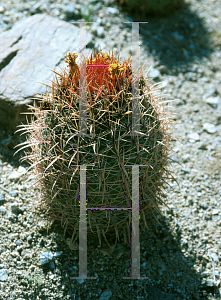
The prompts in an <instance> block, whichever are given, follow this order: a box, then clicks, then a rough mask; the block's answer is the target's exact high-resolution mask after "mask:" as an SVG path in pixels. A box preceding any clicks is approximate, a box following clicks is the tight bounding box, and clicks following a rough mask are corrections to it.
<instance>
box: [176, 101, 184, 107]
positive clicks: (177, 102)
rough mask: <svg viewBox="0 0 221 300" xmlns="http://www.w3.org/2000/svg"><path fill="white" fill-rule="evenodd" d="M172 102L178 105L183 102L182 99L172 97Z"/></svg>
mask: <svg viewBox="0 0 221 300" xmlns="http://www.w3.org/2000/svg"><path fill="white" fill-rule="evenodd" d="M174 103H175V105H176V106H180V105H183V104H184V101H183V100H182V99H174Z"/></svg>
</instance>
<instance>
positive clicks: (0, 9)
mask: <svg viewBox="0 0 221 300" xmlns="http://www.w3.org/2000/svg"><path fill="white" fill-rule="evenodd" d="M4 12H5V8H4V7H3V6H0V14H3V13H4Z"/></svg>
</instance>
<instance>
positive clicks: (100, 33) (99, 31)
mask: <svg viewBox="0 0 221 300" xmlns="http://www.w3.org/2000/svg"><path fill="white" fill-rule="evenodd" d="M97 36H98V37H100V38H103V37H104V27H102V26H98V27H97Z"/></svg>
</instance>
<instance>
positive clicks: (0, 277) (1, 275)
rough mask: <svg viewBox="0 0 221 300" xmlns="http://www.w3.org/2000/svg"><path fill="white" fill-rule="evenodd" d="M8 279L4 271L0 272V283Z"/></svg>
mask: <svg viewBox="0 0 221 300" xmlns="http://www.w3.org/2000/svg"><path fill="white" fill-rule="evenodd" d="M7 278H8V275H7V272H6V270H4V269H3V270H0V281H6V280H7Z"/></svg>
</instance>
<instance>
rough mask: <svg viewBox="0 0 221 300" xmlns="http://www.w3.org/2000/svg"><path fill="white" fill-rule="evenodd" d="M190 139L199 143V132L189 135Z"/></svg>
mask: <svg viewBox="0 0 221 300" xmlns="http://www.w3.org/2000/svg"><path fill="white" fill-rule="evenodd" d="M188 137H189V139H191V140H194V141H199V139H200V136H199V134H198V133H197V132H194V133H190V134H188Z"/></svg>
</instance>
